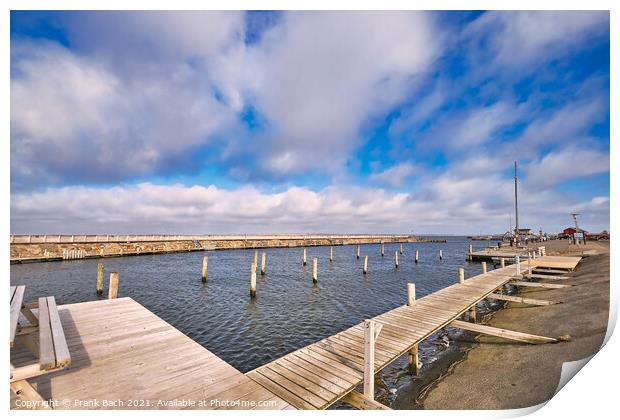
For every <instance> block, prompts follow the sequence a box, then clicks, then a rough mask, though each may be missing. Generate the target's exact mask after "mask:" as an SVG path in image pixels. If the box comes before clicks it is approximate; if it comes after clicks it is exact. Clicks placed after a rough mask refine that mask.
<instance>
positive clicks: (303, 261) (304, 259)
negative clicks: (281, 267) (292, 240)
mask: <svg viewBox="0 0 620 420" xmlns="http://www.w3.org/2000/svg"><path fill="white" fill-rule="evenodd" d="M307 256H308V254H307V252H306V248H304V256H303V259H302V264H303V265H306V257H307Z"/></svg>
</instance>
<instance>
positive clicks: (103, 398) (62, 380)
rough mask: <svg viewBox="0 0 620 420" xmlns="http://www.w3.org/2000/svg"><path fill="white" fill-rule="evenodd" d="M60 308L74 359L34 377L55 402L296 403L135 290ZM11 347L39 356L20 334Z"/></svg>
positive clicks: (68, 405)
mask: <svg viewBox="0 0 620 420" xmlns="http://www.w3.org/2000/svg"><path fill="white" fill-rule="evenodd" d="M58 308H59V315H60V319H61V321H62V325H63V327H64V332H65V336H66V339H67V344H68V346H69V351H70V353H71V360H72V363H71V365H70V366H68V367H67V368H65V369H64V370H62V371H58V372H55V373H51V374H48V375H45V376H39V377H37V378H34V379H30V380H29V382H30V383H31V384H32V385H33V386H34V387H35V388H36V390H37V391H38V393H39V394H40V395H41V397H42V398H43V399H45V400H50V399H51V400H54V401H57V402H58V404H59V405H58V406H55V407H53V408H56V409H97V408H102V409H110V408H119V409H179V408H195V409H225V408H232V409H235V408H236V409H261V408H263V409H271V410H274V409H292V408H293V407H291V406H290V404H289V403H288V402H286V401H284V400H282V399H281V398H279V397H278V396H276V395H274V394H273V393H272V392H271V391H269V390H267V389H266V388H264V387H263V386H261V385H260V384H258V383H256V382H254V381H253V380H252V379H250V378H249V377H247V376H246V375H244V374H243V373H241V372H240V371H238V370H237V369H235V368H233V367H232V366H231V365H229V364H228V363H226V362H224V361H223V360H222V359H220V358H218V357H217V356H215V355H214V354H213V353H211V352H210V351H209V350H207V349H206V348H204V347H203V346H201V345H200V344H198V343H196V342H195V341H193V340H192V339H190V338H189V337H187V336H185V335H184V334H183V333H181V332H180V331H178V330H177V329H175V328H174V327H172V326H171V325H170V324H168V323H166V322H165V321H163V320H162V319H161V318H159V317H157V316H156V315H154V314H153V313H152V312H150V311H149V310H147V309H146V308H144V307H143V306H141V305H140V304H138V303H137V302H135V301H134V300H132V299H131V298H120V299H111V300H99V301H93V302H85V303H76V304H70V305H62V306H59V307H58ZM11 353H12V354H11V363H12V364H13V365H14V366H16V367H18V366H23V365H28V364H30V363H32V361H33V356H32V355H31V353H30V352H28V351H27V350H26V348H25V347H24V346H23V345H21V344H20V343H19V342H17V343H16V344H15V347H14V348H13V350H12V352H11ZM12 398H13V399H12V406H13V407H15V406H16V402H17V401H16V399H15V396H14V395H12Z"/></svg>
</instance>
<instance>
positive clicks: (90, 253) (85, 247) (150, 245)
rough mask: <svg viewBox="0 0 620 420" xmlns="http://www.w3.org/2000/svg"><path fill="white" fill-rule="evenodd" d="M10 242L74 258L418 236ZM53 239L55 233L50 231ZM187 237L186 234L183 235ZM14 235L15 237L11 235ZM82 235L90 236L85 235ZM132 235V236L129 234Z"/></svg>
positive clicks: (49, 256)
mask: <svg viewBox="0 0 620 420" xmlns="http://www.w3.org/2000/svg"><path fill="white" fill-rule="evenodd" d="M23 236H26V235H22V237H20V238H19V239H18V242H17V241H16V242H13V243H11V262H12V263H19V262H36V261H53V260H62V259H75V258H78V257H80V258H101V257H116V256H126V255H140V254H158V253H170V252H191V251H204V250H217V249H245V248H276V247H302V246H322V245H323V246H324V245H349V244H369V243H371V244H372V243H376V244H379V243H381V242H385V243H390V242H417V241H418V239H417V238H415V237H411V236H405V235H348V236H347V235H329V236H318V235H305V236H304V235H297V236H293V235H273V236H267V235H263V236H258V235H257V236H244V235H239V236H236V237H231V236H217V237H216V236H213V237H209V239H201V240H199V239H193V240H188V239H173V240H167V241H164V240H159V239H156V240H155V241H144V240H142V239H143V238H142V237H140V238H139V240H137V241H134V240H129V241H111V240H107V241H105V240H104V241H99V242H95V241H89V240H86V241H85V240H84V237H85V236H84V235H79V237H78V235H75V236H74V238H73V239H74V240H75V239H78V240H76V241H74V242H65V241H64V236H62V235H61V241H60V242H58V241H54V242H51V241H50V239H48V238H49V235H48V238H46V241H45V242H43V241H40V242H32V240H31V242H30V243H28V242H25V243H23V242H21V241H22V239H23ZM54 236H55V237H56V239H57V238H58V235H54ZM185 238H187V237H185ZM15 239H17V238H15ZM86 239H90V238H88V237H86ZM131 239H133V238H131Z"/></svg>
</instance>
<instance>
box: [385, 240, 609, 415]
mask: <svg viewBox="0 0 620 420" xmlns="http://www.w3.org/2000/svg"><path fill="white" fill-rule="evenodd" d="M546 245H547V249H548V251H550V252H551V253H552V254H555V255H561V254H564V255H584V256H587V257H586V258H584V259H583V260H582V261H581V263H580V264H579V265H578V266H577V269H576V270H575V271H574V272H573V273H571V274H570V275H569V276H570V279H568V280H553V282H554V283H565V284H572V285H574V287H570V288H564V289H527V290H525V289H523V288H522V289H520V290H519V291H518V293H517V294H518V295H519V296H525V297H531V298H536V299H548V300H556V301H558V300H559V301H562V302H563V303H562V304H559V305H552V306H530V305H523V304H516V303H514V304H513V303H510V304H508V305H506V307H505V309H502V310H500V311H498V312H496V313H495V314H494V315H493V316H492V318H491V319H490V320H488V322H487V324H488V325H492V326H496V327H502V328H506V329H510V330H515V331H522V332H528V333H533V334H540V335H546V336H550V337H558V336H561V335H566V334H569V335H570V336H571V337H572V340H571V341H568V342H560V343H556V344H545V345H536V346H535V345H528V344H520V343H516V342H510V341H507V340H504V339H499V338H493V337H489V336H482V335H481V336H477V337H476V338H475V339H474V340H473V341H472V342H471V345H470V346H469V349H468V350H467V351H466V353H465V356H464V357H463V359H462V360H461V361H459V362H457V363H455V364H454V365H452V366H451V368H450V369H449V370H448V372H444V373H445V374H444V375H443V376H442V377H441V378H439V379H437V380H435V381H434V382H433V383H432V384H431V385H430V386H428V387H427V388H426V389H425V390H423V391H422V392H421V393H419V392H418V390H417V389H415V388H414V387H412V388H411V389H405V390H400V392H399V396H398V398H397V399H396V401H394V403H393V404H392V407H393V408H395V409H412V408H425V409H510V408H523V407H529V406H533V405H537V404H540V403H542V402H545V401H547V400H548V399H550V398H551V397H552V396H553V394H554V392H555V390H556V388H557V386H558V383H559V380H560V373H561V370H562V363H563V362H568V361H574V360H579V359H583V358H585V357H588V356H590V355H592V354H593V353H595V352H596V351H598V349H599V348H600V347H601V345H602V343H603V339H604V337H605V332H606V329H607V319H608V315H609V242H592V243H589V244H588V245H586V246H585V247H584V246H580V247H576V246H571V247H569V246H568V244H567V243H566V242H565V241H552V242H548V243H546ZM548 254H549V252H548ZM459 344H462V343H459Z"/></svg>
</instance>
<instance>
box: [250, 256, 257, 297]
mask: <svg viewBox="0 0 620 420" xmlns="http://www.w3.org/2000/svg"><path fill="white" fill-rule="evenodd" d="M255 297H256V265H255V264H254V262H252V265H251V267H250V298H255Z"/></svg>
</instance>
